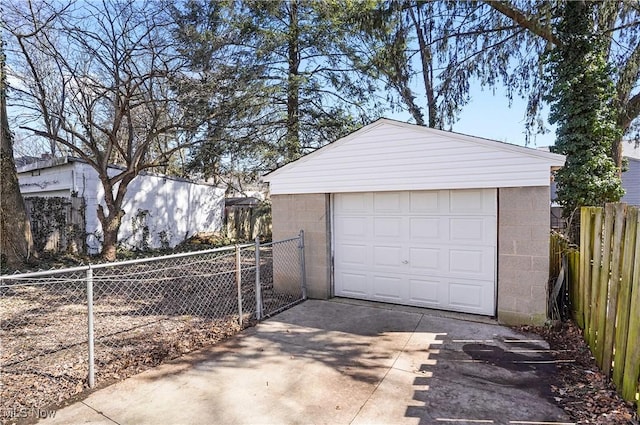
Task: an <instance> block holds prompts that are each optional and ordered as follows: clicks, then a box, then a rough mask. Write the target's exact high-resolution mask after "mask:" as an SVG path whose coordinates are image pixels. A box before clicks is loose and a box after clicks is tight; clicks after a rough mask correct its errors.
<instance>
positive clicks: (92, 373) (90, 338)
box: [87, 265, 96, 388]
mask: <svg viewBox="0 0 640 425" xmlns="http://www.w3.org/2000/svg"><path fill="white" fill-rule="evenodd" d="M87 330H88V334H87V342H88V345H89V376H88V379H87V380H88V383H89V388H93V387H94V386H95V379H96V377H95V375H96V371H95V361H94V359H95V348H94V334H93V269H92V268H91V265H89V269H87Z"/></svg>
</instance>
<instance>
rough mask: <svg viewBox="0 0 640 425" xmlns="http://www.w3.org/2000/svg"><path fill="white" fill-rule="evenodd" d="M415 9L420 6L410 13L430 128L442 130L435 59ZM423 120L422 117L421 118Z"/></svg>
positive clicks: (410, 10) (411, 9)
mask: <svg viewBox="0 0 640 425" xmlns="http://www.w3.org/2000/svg"><path fill="white" fill-rule="evenodd" d="M414 7H419V5H417V4H416V5H411V7H410V8H409V13H410V15H411V20H412V21H413V26H414V27H415V30H416V38H417V39H418V47H420V60H421V62H422V81H423V83H424V90H425V93H426V94H427V112H428V116H429V127H430V128H440V127H439V126H438V105H437V104H436V98H435V91H434V89H433V63H432V62H433V58H432V55H431V47H430V46H429V45H428V44H427V40H426V35H425V32H424V31H423V28H422V19H420V18H419V16H416V12H418V13H420V12H419V11H414ZM421 118H422V117H421Z"/></svg>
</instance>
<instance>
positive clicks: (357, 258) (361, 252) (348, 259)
mask: <svg viewBox="0 0 640 425" xmlns="http://www.w3.org/2000/svg"><path fill="white" fill-rule="evenodd" d="M368 251H369V246H368V245H364V244H346V243H345V244H342V245H341V246H340V249H339V250H336V254H337V255H336V256H337V257H338V258H340V262H341V263H342V264H343V265H345V266H363V267H366V266H367V265H368V264H369V261H368V259H367V252H368Z"/></svg>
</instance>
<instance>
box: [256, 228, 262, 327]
mask: <svg viewBox="0 0 640 425" xmlns="http://www.w3.org/2000/svg"><path fill="white" fill-rule="evenodd" d="M256 320H262V285H261V284H260V236H256Z"/></svg>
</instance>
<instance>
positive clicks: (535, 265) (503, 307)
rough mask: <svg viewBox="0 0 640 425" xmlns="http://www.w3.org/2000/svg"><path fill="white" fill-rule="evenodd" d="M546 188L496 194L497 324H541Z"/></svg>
mask: <svg viewBox="0 0 640 425" xmlns="http://www.w3.org/2000/svg"><path fill="white" fill-rule="evenodd" d="M549 208H550V206H549V187H547V186H544V187H517V188H501V189H499V192H498V321H499V322H501V323H504V324H509V325H518V324H542V323H544V321H545V320H546V318H547V285H548V280H549V229H550V216H549V214H550V212H549Z"/></svg>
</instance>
